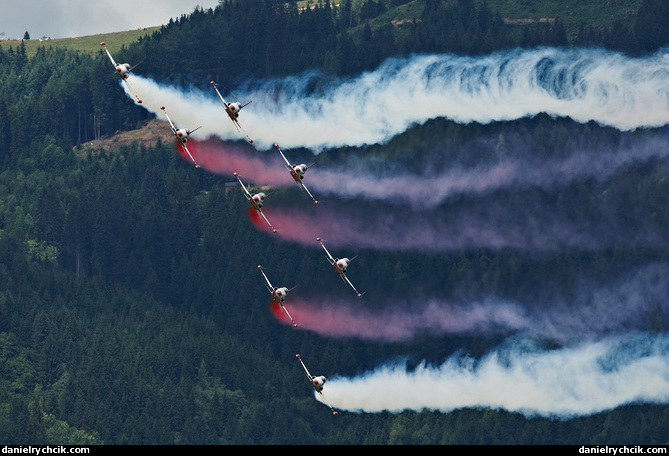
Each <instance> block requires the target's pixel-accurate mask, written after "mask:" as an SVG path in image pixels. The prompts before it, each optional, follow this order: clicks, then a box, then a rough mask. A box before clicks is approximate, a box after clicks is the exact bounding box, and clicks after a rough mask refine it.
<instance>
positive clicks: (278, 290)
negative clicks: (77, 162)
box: [101, 42, 362, 415]
mask: <svg viewBox="0 0 669 456" xmlns="http://www.w3.org/2000/svg"><path fill="white" fill-rule="evenodd" d="M101 46H102V47H103V48H104V50H105V52H106V53H107V55H108V56H109V60H111V62H112V65H113V66H114V68H115V69H116V71H117V73H118V75H119V76H120V77H121V80H122V81H123V83H125V84H126V86H127V88H128V92H129V93H131V94H132V90H131V88H130V84H129V80H128V78H129V76H130V72H131V71H132V70H133V69H134V68H135V67H136V66H137V65H139V64H136V65H134V66H131V65H130V64H127V63H122V64H117V63H116V61H115V60H114V58H113V57H112V55H111V53H110V52H109V50H107V47H106V45H105V43H104V42H103V43H101ZM140 63H141V62H140ZM211 86H212V87H213V88H214V90H215V91H216V93H217V95H218V97H219V99H220V101H221V104H222V105H223V108H224V109H225V112H226V113H227V115H228V117H229V118H230V120H231V121H232V123H233V124H234V125H235V127H236V128H237V131H239V132H240V133H243V130H242V127H241V125H240V124H239V113H240V111H241V110H242V108H244V107H246V106H248V105H249V104H250V103H251V102H248V103H246V104H241V103H239V102H232V103H229V102H227V101H225V99H224V98H223V96H222V95H221V93H220V92H219V90H218V88H217V87H216V83H215V82H214V81H211ZM133 96H134V97H135V99H136V100H137V102H138V103H142V100H141V99H140V98H139V97H138V96H137V95H134V94H133ZM161 110H162V111H163V112H164V113H165V117H166V118H167V121H168V122H169V124H170V128H171V130H172V134H173V135H174V137H175V138H176V139H177V140H178V142H179V145H180V146H181V147H183V149H184V151H185V152H186V154H187V155H188V157H189V158H190V159H191V161H192V162H193V164H195V167H196V168H199V167H200V165H199V164H198V163H197V161H196V160H195V158H194V157H193V155H192V154H191V153H190V151H189V150H188V147H187V146H186V143H187V141H188V137H189V136H190V135H191V134H192V133H193V132H195V131H196V130H198V129H199V128H201V127H197V128H195V129H193V130H188V129H185V128H177V127H176V126H175V125H174V123H173V122H172V120H171V119H170V117H169V116H168V115H167V111H166V109H165V107H164V106H161ZM244 135H245V136H246V139H247V140H248V142H249V143H253V140H252V139H251V138H249V136H248V135H246V134H245V133H244ZM274 147H276V148H277V150H278V151H279V153H280V154H281V157H282V158H283V160H284V161H285V162H286V167H287V169H288V171H289V172H290V175H291V176H292V177H293V179H294V180H295V182H297V184H299V185H300V187H302V189H303V190H304V191H305V192H306V193H307V194H308V195H309V197H310V198H311V199H312V200H313V202H314V204H318V200H316V198H314V196H313V195H312V194H311V192H310V191H309V189H307V187H306V186H305V185H304V182H303V180H304V174H305V172H306V171H307V169H309V168H310V167H311V166H313V164H312V165H309V166H307V165H305V164H300V165H293V164H291V163H290V161H288V159H287V158H286V156H285V155H284V153H283V151H282V150H281V148H280V147H279V145H278V144H274ZM234 176H235V177H236V178H237V180H238V181H239V184H240V185H241V188H242V192H243V193H244V196H245V197H246V198H247V199H248V200H249V203H250V204H251V207H252V208H253V209H254V210H255V211H257V212H258V214H260V215H261V216H262V218H263V219H264V220H265V222H267V224H268V225H269V227H270V228H271V229H272V231H273V232H274V233H276V232H277V230H276V229H275V228H274V227H273V226H272V224H271V223H270V221H269V220H268V219H267V217H266V216H265V214H264V213H263V211H262V206H263V204H264V201H265V198H266V196H267V195H266V194H265V193H263V192H258V193H251V192H250V191H249V190H248V189H247V188H246V186H245V185H244V183H243V182H242V181H241V179H240V178H239V175H238V174H237V173H234ZM317 240H318V242H319V243H320V244H321V246H322V247H323V250H325V253H326V254H327V259H328V261H329V262H330V264H331V265H332V266H333V267H334V269H335V271H337V273H338V274H339V276H340V277H341V278H342V280H343V281H345V282H346V283H348V284H349V285H350V286H351V288H353V290H354V291H355V293H356V294H357V296H358V297H361V296H362V293H360V292H359V291H358V290H357V289H356V288H355V286H353V284H352V283H351V281H350V280H349V279H348V277H347V276H346V270H347V268H348V266H349V264H350V263H351V261H353V259H355V257H353V258H351V259H348V258H334V257H333V256H332V255H331V254H330V252H329V251H328V249H327V248H326V247H325V245H324V244H323V242H322V240H321V238H317ZM258 269H259V270H260V273H261V274H262V276H263V278H264V280H265V285H266V287H267V289H268V290H269V292H270V294H271V295H272V299H273V302H275V303H276V304H277V305H278V306H279V307H280V308H281V309H282V310H283V312H284V313H285V314H286V315H287V316H288V318H289V319H290V321H291V322H292V323H293V326H294V327H297V326H298V325H297V323H295V320H294V319H293V317H292V316H291V315H290V313H289V312H288V309H286V306H285V299H286V296H287V295H288V292H290V291H291V290H292V289H293V288H291V289H288V288H287V287H274V286H273V285H272V283H271V282H270V281H269V279H268V278H267V275H266V274H265V271H264V270H263V268H262V266H261V265H258ZM296 356H297V359H298V360H299V361H300V364H301V365H302V368H303V369H304V372H305V374H306V376H307V378H308V379H309V383H310V384H311V386H312V387H313V388H314V389H315V390H316V391H317V392H318V394H319V395H320V397H321V399H322V400H323V403H325V404H326V405H327V406H328V407H330V410H332V413H333V414H334V415H337V411H336V410H335V409H334V408H333V407H332V406H331V405H330V404H328V403H327V402H326V401H325V398H324V397H323V385H324V384H325V382H326V381H327V380H329V378H325V376H314V375H311V374H310V373H309V370H308V369H307V367H306V365H305V364H304V362H303V361H302V358H301V356H300V355H299V354H298V355H296ZM330 378H331V377H330Z"/></svg>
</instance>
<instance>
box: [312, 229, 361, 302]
mask: <svg viewBox="0 0 669 456" xmlns="http://www.w3.org/2000/svg"><path fill="white" fill-rule="evenodd" d="M316 240H317V241H318V242H320V244H321V246H322V247H323V250H325V253H326V254H327V259H328V261H329V262H330V264H331V265H332V266H333V267H334V269H335V271H337V273H338V274H339V277H341V279H342V280H343V281H344V282H346V283H348V284H349V285H350V286H351V288H353V291H355V293H356V294H357V295H358V297H359V298H361V297H362V293H360V292H359V291H358V290H357V289H356V288H355V287H354V286H353V284H352V283H351V281H350V280H349V279H348V277H346V270H347V269H348V265H349V264H351V261H353V260H355V258H356V257H353V258H351V259H348V258H335V257H333V256H332V255H331V254H330V252H329V251H328V249H326V248H325V244H323V241H322V240H321V238H316Z"/></svg>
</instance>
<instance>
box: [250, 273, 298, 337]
mask: <svg viewBox="0 0 669 456" xmlns="http://www.w3.org/2000/svg"><path fill="white" fill-rule="evenodd" d="M258 269H260V273H261V274H262V276H263V277H264V278H265V282H266V284H265V285H266V286H267V289H268V290H269V292H270V294H271V295H272V299H274V302H275V303H276V304H277V305H278V306H279V307H281V308H282V309H283V311H284V312H285V313H286V315H287V316H288V318H290V321H292V322H293V326H294V327H295V328H297V323H295V320H293V317H291V316H290V313H288V309H286V305H285V304H284V301H285V300H286V296H287V295H288V292H289V291H291V290H293V289H294V288H295V287H293V288H291V289H290V290H289V289H288V288H286V287H274V286H272V283H271V282H270V281H269V279H268V278H267V275H265V271H263V269H262V266H261V265H258Z"/></svg>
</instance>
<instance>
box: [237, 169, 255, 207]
mask: <svg viewBox="0 0 669 456" xmlns="http://www.w3.org/2000/svg"><path fill="white" fill-rule="evenodd" d="M234 174H235V177H236V178H237V180H238V181H239V185H241V186H242V191H243V192H244V195H245V196H246V198H247V199H248V200H249V201H251V198H252V196H251V193H249V191H248V190H247V188H246V187H245V186H244V183H243V182H242V180H241V179H240V178H239V175H238V174H237V173H234Z"/></svg>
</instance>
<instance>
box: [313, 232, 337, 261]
mask: <svg viewBox="0 0 669 456" xmlns="http://www.w3.org/2000/svg"><path fill="white" fill-rule="evenodd" d="M316 240H317V241H318V242H320V243H321V246H322V247H323V250H325V253H326V254H327V256H328V261H329V262H330V264H334V263H335V259H334V257H333V256H332V255H330V252H329V251H328V249H326V248H325V244H323V241H321V238H318V239H316Z"/></svg>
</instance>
